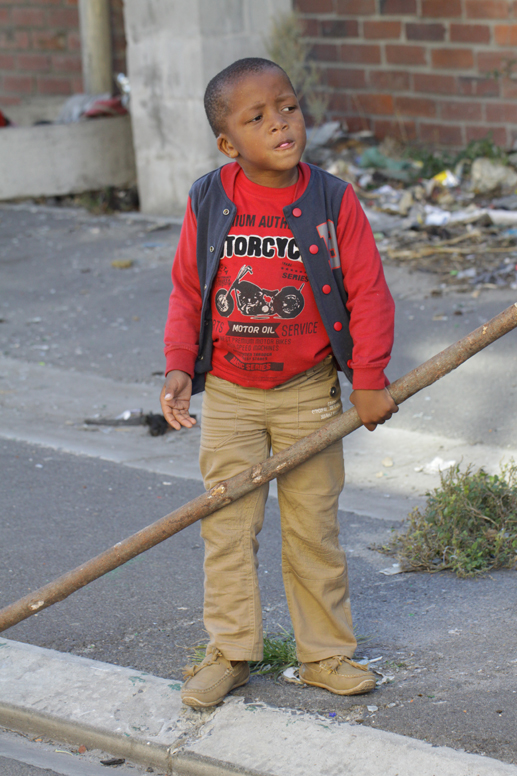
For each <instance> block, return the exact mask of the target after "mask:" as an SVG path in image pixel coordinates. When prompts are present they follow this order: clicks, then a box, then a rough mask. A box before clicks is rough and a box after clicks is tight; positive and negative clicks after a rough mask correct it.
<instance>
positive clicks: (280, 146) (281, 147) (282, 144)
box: [275, 140, 294, 151]
mask: <svg viewBox="0 0 517 776" xmlns="http://www.w3.org/2000/svg"><path fill="white" fill-rule="evenodd" d="M293 146H294V140H282V141H281V142H280V143H278V145H276V146H275V151H277V150H278V151H284V150H285V149H286V148H292V147H293Z"/></svg>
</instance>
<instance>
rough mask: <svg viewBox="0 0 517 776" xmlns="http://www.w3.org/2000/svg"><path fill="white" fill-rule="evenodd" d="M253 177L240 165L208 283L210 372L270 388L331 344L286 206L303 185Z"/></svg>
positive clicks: (326, 351)
mask: <svg viewBox="0 0 517 776" xmlns="http://www.w3.org/2000/svg"><path fill="white" fill-rule="evenodd" d="M299 170H300V175H299V180H298V183H296V184H295V185H294V186H289V187H287V188H283V189H275V188H269V187H266V186H260V185H258V184H256V183H252V182H251V181H250V180H248V178H246V176H245V174H244V173H243V172H242V171H240V172H239V173H238V175H237V177H236V179H235V187H234V191H233V196H232V199H233V201H234V202H235V204H236V206H237V215H236V216H235V220H234V222H233V225H232V228H231V229H230V232H229V234H228V237H227V238H226V241H225V245H224V251H223V255H222V257H221V261H220V264H219V270H218V273H217V275H216V278H215V281H214V285H213V288H212V317H213V341H214V350H213V355H212V373H213V374H214V375H216V376H217V377H221V378H223V379H224V380H229V381H230V382H232V383H237V384H238V385H243V386H255V387H259V388H273V387H275V386H276V385H280V384H281V383H285V382H286V381H287V380H290V379H291V378H292V377H294V376H295V375H297V374H299V373H300V372H304V371H305V370H306V369H310V368H311V367H312V366H314V365H315V364H317V363H318V362H319V361H322V360H323V359H324V358H325V357H326V356H327V355H328V354H329V353H331V346H330V341H329V338H328V335H327V333H326V331H325V327H324V325H323V322H322V320H321V316H320V314H319V312H318V308H317V306H316V301H315V299H314V295H313V293H312V290H311V287H310V285H309V280H308V278H307V275H306V273H305V267H304V265H303V262H302V259H301V256H300V251H299V250H298V246H297V245H296V242H295V240H294V237H293V234H292V232H291V230H290V229H289V226H288V224H287V221H286V220H285V217H284V213H283V208H284V207H285V206H286V205H290V204H291V203H292V202H294V201H295V200H296V199H297V198H298V197H299V195H300V191H302V190H303V189H304V188H305V185H306V181H305V180H303V178H304V177H305V176H304V170H303V166H302V165H300V167H299Z"/></svg>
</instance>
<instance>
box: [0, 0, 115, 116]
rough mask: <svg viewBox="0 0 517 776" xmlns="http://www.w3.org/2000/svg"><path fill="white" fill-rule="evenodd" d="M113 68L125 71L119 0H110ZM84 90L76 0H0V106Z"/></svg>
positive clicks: (4, 106)
mask: <svg viewBox="0 0 517 776" xmlns="http://www.w3.org/2000/svg"><path fill="white" fill-rule="evenodd" d="M111 20H112V37H113V53H114V56H113V59H114V63H113V64H114V71H115V72H118V71H119V70H122V71H123V72H125V68H126V65H125V50H126V42H125V37H124V20H123V0H111ZM82 89H83V83H82V75H81V42H80V36H79V14H78V9H77V0H0V108H6V107H8V106H9V105H18V104H19V103H21V102H23V101H24V100H25V99H27V98H30V97H35V96H45V95H54V96H55V95H63V96H66V95H70V94H74V93H75V92H81V91H82Z"/></svg>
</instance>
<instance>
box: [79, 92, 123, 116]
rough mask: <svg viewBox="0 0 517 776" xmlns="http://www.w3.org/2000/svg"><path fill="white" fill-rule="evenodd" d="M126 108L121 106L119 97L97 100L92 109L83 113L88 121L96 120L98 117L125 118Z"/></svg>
mask: <svg viewBox="0 0 517 776" xmlns="http://www.w3.org/2000/svg"><path fill="white" fill-rule="evenodd" d="M126 113H127V110H126V108H124V106H123V105H122V100H121V98H120V97H110V99H109V100H97V101H96V102H94V104H93V105H92V107H91V108H90V109H89V110H87V111H86V112H85V114H84V115H85V117H86V118H88V119H96V118H98V117H100V116H125V115H126Z"/></svg>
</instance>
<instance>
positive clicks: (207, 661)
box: [183, 649, 232, 679]
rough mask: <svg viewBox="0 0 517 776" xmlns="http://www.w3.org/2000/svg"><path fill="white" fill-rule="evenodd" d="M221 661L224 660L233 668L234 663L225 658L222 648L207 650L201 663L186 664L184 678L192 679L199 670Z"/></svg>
mask: <svg viewBox="0 0 517 776" xmlns="http://www.w3.org/2000/svg"><path fill="white" fill-rule="evenodd" d="M219 661H222V662H223V663H225V664H227V665H228V666H229V667H230V668H231V665H232V664H231V663H230V661H229V660H227V659H226V658H225V656H224V655H223V653H222V652H221V650H219V649H211V650H210V652H207V654H206V655H205V657H204V658H203V660H202V661H201V663H198V664H197V665H192V666H185V668H184V669H183V678H184V679H190V678H191V677H192V676H195V675H196V674H197V673H198V672H199V671H201V669H202V668H205V667H206V666H211V665H213V664H214V663H218V662H219Z"/></svg>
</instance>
